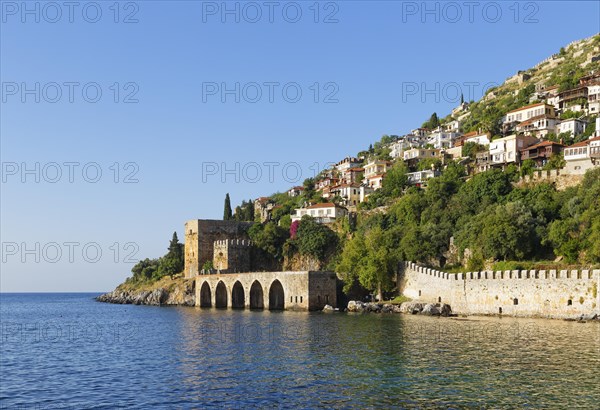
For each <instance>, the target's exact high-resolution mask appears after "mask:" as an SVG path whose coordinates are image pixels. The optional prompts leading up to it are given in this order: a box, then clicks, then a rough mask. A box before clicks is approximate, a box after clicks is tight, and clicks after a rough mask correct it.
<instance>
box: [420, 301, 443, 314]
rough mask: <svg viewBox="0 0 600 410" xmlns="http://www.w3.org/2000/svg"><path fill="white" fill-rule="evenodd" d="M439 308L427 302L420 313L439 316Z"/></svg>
mask: <svg viewBox="0 0 600 410" xmlns="http://www.w3.org/2000/svg"><path fill="white" fill-rule="evenodd" d="M440 313H441V312H440V310H439V309H438V307H437V306H436V305H434V304H433V303H428V304H426V305H425V306H424V307H423V310H422V311H421V314H422V315H429V316H439V315H440Z"/></svg>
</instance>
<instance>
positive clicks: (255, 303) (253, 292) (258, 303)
mask: <svg viewBox="0 0 600 410" xmlns="http://www.w3.org/2000/svg"><path fill="white" fill-rule="evenodd" d="M264 308H265V297H264V294H263V288H262V285H261V284H260V282H259V281H257V280H255V281H254V282H252V286H250V309H264Z"/></svg>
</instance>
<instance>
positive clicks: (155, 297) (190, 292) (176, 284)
mask: <svg viewBox="0 0 600 410" xmlns="http://www.w3.org/2000/svg"><path fill="white" fill-rule="evenodd" d="M96 300H97V301H98V302H104V303H115V304H120V305H149V306H194V305H195V301H196V295H195V292H194V287H193V281H184V280H177V281H172V282H170V283H167V284H165V286H161V287H155V288H152V289H135V288H126V287H124V286H123V285H121V286H118V287H117V288H116V289H115V290H113V291H112V292H108V293H105V294H103V295H100V296H98V297H97V298H96Z"/></svg>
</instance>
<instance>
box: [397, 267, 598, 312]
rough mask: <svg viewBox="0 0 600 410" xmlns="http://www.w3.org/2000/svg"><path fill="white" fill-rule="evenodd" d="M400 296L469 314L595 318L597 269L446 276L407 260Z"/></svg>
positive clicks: (469, 273) (447, 274) (453, 274)
mask: <svg viewBox="0 0 600 410" xmlns="http://www.w3.org/2000/svg"><path fill="white" fill-rule="evenodd" d="M402 268H403V269H402V273H401V280H400V292H401V293H402V294H403V295H405V296H408V297H410V298H412V299H417V300H423V301H425V302H433V303H437V302H442V303H447V304H449V305H450V306H451V307H452V310H453V312H455V313H459V314H472V315H495V314H498V313H500V309H502V314H504V315H510V316H523V317H546V318H557V319H558V318H561V319H565V318H574V317H578V316H581V315H588V314H592V313H597V314H600V292H599V288H600V270H599V269H596V270H546V271H545V270H540V271H534V270H531V271H516V270H515V271H495V272H493V271H483V272H466V273H447V272H441V271H438V270H435V269H430V268H424V267H421V266H417V265H416V264H414V263H410V262H406V263H405V264H403V266H402Z"/></svg>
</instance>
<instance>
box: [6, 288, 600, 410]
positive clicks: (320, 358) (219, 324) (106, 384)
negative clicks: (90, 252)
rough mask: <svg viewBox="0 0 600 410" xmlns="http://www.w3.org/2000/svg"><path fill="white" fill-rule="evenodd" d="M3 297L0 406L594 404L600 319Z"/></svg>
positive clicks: (599, 397) (598, 391)
mask: <svg viewBox="0 0 600 410" xmlns="http://www.w3.org/2000/svg"><path fill="white" fill-rule="evenodd" d="M94 296H95V295H93V294H2V295H1V296H0V313H1V319H2V339H1V340H2V345H1V359H0V365H1V369H0V370H1V372H0V373H1V383H0V400H1V405H0V407H1V408H19V409H28V408H34V409H59V408H73V409H79V408H95V409H113V408H174V409H191V408H206V407H220V408H222V407H224V408H264V407H283V408H323V407H325V408H388V407H392V406H394V407H397V408H522V407H528V408H544V409H547V408H561V409H566V408H598V403H600V388H599V377H598V368H600V325H598V324H597V323H587V324H580V323H574V322H564V321H543V320H525V319H518V320H517V319H509V318H503V319H496V318H472V319H470V320H459V319H450V318H430V317H419V316H405V315H391V314H387V315H377V314H363V315H361V314H345V313H330V314H326V313H320V312H319V313H303V312H268V311H265V312H254V311H252V312H251V311H231V310H211V309H208V310H206V309H202V310H201V309H197V308H185V307H181V308H174V307H172V308H167V307H149V306H131V305H110V304H103V303H98V302H95V301H94V300H93V297H94Z"/></svg>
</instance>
